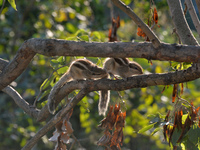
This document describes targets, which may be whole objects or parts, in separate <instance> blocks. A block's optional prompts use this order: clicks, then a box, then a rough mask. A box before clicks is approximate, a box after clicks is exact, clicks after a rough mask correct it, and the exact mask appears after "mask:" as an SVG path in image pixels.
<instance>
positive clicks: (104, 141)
mask: <svg viewBox="0 0 200 150" xmlns="http://www.w3.org/2000/svg"><path fill="white" fill-rule="evenodd" d="M110 139H111V134H110V132H109V131H107V130H106V131H105V132H104V135H103V136H102V137H101V138H100V139H99V140H98V142H97V145H102V146H106V145H108V144H109V143H110Z"/></svg>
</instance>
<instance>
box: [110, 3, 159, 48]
mask: <svg viewBox="0 0 200 150" xmlns="http://www.w3.org/2000/svg"><path fill="white" fill-rule="evenodd" d="M112 2H113V3H114V4H115V5H116V6H117V7H119V8H120V9H121V10H122V11H123V12H125V13H126V14H127V15H128V16H129V17H130V18H131V19H132V20H133V21H134V22H135V23H136V24H137V25H138V27H140V28H141V29H142V31H144V33H145V34H146V35H147V36H148V37H149V39H150V40H151V42H152V43H153V46H154V47H155V48H158V47H159V46H160V41H159V39H158V37H157V36H156V35H155V34H154V32H153V31H152V30H151V29H150V28H149V27H148V26H147V25H146V24H145V23H144V22H143V21H142V20H141V19H140V18H139V17H138V16H137V15H136V14H135V13H134V12H133V10H132V9H131V8H130V7H129V6H127V5H125V4H124V3H123V2H122V1H120V0H112Z"/></svg>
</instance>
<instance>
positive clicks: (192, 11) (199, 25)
mask: <svg viewBox="0 0 200 150" xmlns="http://www.w3.org/2000/svg"><path fill="white" fill-rule="evenodd" d="M185 3H186V5H187V7H188V9H189V13H190V16H191V18H192V21H193V23H194V26H195V28H196V30H197V33H198V34H199V36H200V22H199V18H198V16H197V14H196V11H195V8H194V5H193V3H192V1H191V0H185Z"/></svg>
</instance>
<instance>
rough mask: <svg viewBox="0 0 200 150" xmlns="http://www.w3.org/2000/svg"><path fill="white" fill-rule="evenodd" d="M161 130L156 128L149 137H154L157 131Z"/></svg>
mask: <svg viewBox="0 0 200 150" xmlns="http://www.w3.org/2000/svg"><path fill="white" fill-rule="evenodd" d="M160 130H161V128H160V127H158V128H155V130H154V131H153V132H152V133H151V135H154V134H155V133H157V132H158V131H160Z"/></svg>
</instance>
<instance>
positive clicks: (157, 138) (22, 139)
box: [0, 0, 200, 150]
mask: <svg viewBox="0 0 200 150" xmlns="http://www.w3.org/2000/svg"><path fill="white" fill-rule="evenodd" d="M123 1H124V2H125V3H126V4H128V5H129V6H130V7H131V8H132V9H133V10H134V12H135V13H136V14H137V15H138V16H139V17H140V18H141V19H142V20H143V21H145V22H146V21H147V18H148V17H149V15H150V9H149V8H150V3H149V0H134V1H131V0H123ZM154 2H155V4H156V7H157V10H158V15H159V22H158V24H159V25H160V26H161V27H160V28H155V30H154V31H155V33H156V34H157V35H158V37H159V39H160V40H162V41H163V42H167V43H178V38H177V37H176V35H175V34H172V30H173V23H172V20H171V17H170V14H169V9H168V6H167V2H166V1H162V0H154ZM16 5H17V11H15V10H14V9H13V8H12V7H11V6H10V4H9V3H8V2H7V1H6V5H5V7H4V9H3V12H2V14H1V15H0V33H1V34H0V57H1V58H4V59H8V60H12V58H13V57H14V55H15V54H16V52H17V50H18V49H19V47H20V45H21V44H22V43H23V42H24V41H25V40H27V39H29V38H56V39H66V40H83V41H98V42H106V41H108V30H109V28H110V27H111V4H110V2H109V1H104V0H92V1H88V0H73V1H67V0H57V1H53V0H36V1H35V0H30V1H22V0H18V1H16ZM114 15H115V16H117V15H120V18H121V21H120V24H121V26H120V28H119V30H118V40H120V41H137V42H139V41H144V39H142V38H140V37H138V36H137V34H136V33H137V26H136V24H134V23H133V21H131V19H130V18H129V17H127V15H126V14H124V13H123V12H122V11H121V10H119V9H117V8H115V7H114ZM186 18H187V19H188V21H189V24H190V27H191V29H194V28H193V24H192V23H191V19H190V16H189V14H188V13H187V16H186ZM193 32H194V35H197V34H196V32H195V31H193ZM196 38H197V37H196ZM197 39H198V38H197ZM198 40H199V39H198ZM76 58H78V57H76ZM76 58H75V57H52V58H49V57H45V56H42V55H36V56H35V57H34V59H33V61H32V62H31V63H30V65H29V66H28V68H27V69H26V70H25V71H24V73H23V74H21V76H20V77H19V78H17V79H16V81H15V82H13V83H12V85H13V86H14V87H15V88H16V90H17V91H18V92H19V93H20V94H21V95H22V96H23V98H25V99H26V100H27V101H28V102H29V103H31V104H32V103H33V101H34V99H35V98H36V97H37V95H38V93H39V90H40V86H41V84H42V83H43V81H44V80H45V79H46V78H48V77H49V75H50V74H51V73H52V71H53V68H54V67H58V66H60V65H64V64H69V63H70V62H71V61H72V60H74V59H76ZM88 59H90V60H92V61H94V62H96V63H97V64H98V65H100V66H102V62H103V60H104V58H88ZM133 60H135V61H137V62H138V63H140V64H141V65H142V66H143V68H144V72H145V73H163V72H168V71H172V67H170V63H169V62H160V61H152V63H153V65H151V64H150V63H149V62H148V61H147V60H146V59H135V58H134V59H133ZM173 65H177V63H173V62H172V66H173ZM64 69H67V67H65V68H64ZM63 71H64V70H59V71H58V72H57V73H55V74H54V78H56V77H57V78H56V79H57V80H58V77H59V76H60V75H61V73H63ZM51 85H52V86H53V82H52V83H51ZM184 86H185V89H184V94H183V96H182V97H183V98H185V99H187V100H189V101H191V100H192V101H193V103H194V105H195V106H199V103H200V94H199V91H198V90H199V88H200V82H199V80H196V81H193V82H189V83H187V86H186V84H184ZM163 88H164V87H163V86H155V87H148V88H142V89H132V90H127V91H121V92H120V95H121V96H122V97H123V102H124V104H123V102H122V100H120V98H119V95H118V93H117V92H114V91H112V92H111V104H113V105H114V104H115V103H121V105H122V108H123V110H126V112H127V117H126V126H125V129H124V137H125V138H124V144H123V148H122V149H124V150H125V149H132V150H139V149H140V150H146V149H149V150H151V149H152V150H155V149H157V150H166V149H169V146H168V144H167V143H166V142H164V140H163V135H162V130H159V131H158V132H156V133H155V134H153V135H152V131H153V130H148V131H147V132H145V133H142V134H138V131H139V130H140V129H142V128H143V127H145V126H147V125H149V121H150V119H149V118H150V116H151V114H152V115H160V116H162V115H166V112H167V111H168V110H171V109H173V104H172V103H171V95H172V86H169V87H168V88H166V89H165V91H164V92H163V93H162V90H163ZM73 94H75V92H74V93H72V95H73ZM0 97H1V101H0V124H1V126H0V141H1V142H0V147H1V148H2V149H10V150H16V149H20V148H22V147H23V146H24V145H25V144H26V142H27V140H28V139H30V138H31V137H32V136H33V135H34V134H35V133H36V132H37V131H38V130H39V129H40V127H42V126H43V125H44V124H45V122H42V123H37V122H36V121H35V120H34V119H32V118H30V117H29V116H28V115H26V114H25V113H24V112H23V111H22V110H21V109H20V108H18V107H17V106H16V105H15V103H14V102H13V100H12V99H11V98H10V97H9V96H8V95H6V94H4V93H3V92H1V93H0ZM46 99H47V97H46V96H44V97H43V98H40V102H41V103H42V105H43V104H45V100H46ZM97 106H98V94H97V93H95V92H93V93H90V94H89V95H88V96H87V97H85V98H84V99H83V101H82V102H81V104H79V105H78V106H76V108H75V109H74V113H73V115H72V117H71V123H72V125H73V129H74V135H75V136H76V137H77V138H78V139H79V140H80V143H81V144H82V146H83V147H84V148H86V149H95V148H97V149H99V150H101V149H103V148H102V147H98V146H97V145H96V142H97V141H98V139H99V138H100V137H101V136H102V135H103V131H101V130H100V129H98V128H97V125H98V124H99V122H100V121H101V119H103V117H102V116H99V115H98V111H97V110H98V108H97ZM38 107H41V105H40V104H38ZM52 131H53V130H52ZM51 135H52V132H49V133H48V134H47V135H45V136H44V137H43V138H42V140H40V142H39V143H38V144H37V145H36V146H35V147H34V149H43V150H47V149H53V147H54V143H52V142H49V141H48V138H49V137H51ZM76 148H77V147H76V146H75V147H74V149H76Z"/></svg>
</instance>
